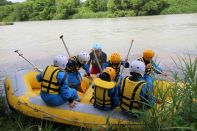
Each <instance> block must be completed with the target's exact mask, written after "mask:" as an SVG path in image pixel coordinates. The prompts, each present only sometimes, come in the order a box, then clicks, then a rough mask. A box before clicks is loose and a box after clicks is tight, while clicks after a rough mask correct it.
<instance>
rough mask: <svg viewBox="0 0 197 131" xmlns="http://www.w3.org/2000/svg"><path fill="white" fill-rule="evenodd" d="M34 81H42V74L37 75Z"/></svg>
mask: <svg viewBox="0 0 197 131" xmlns="http://www.w3.org/2000/svg"><path fill="white" fill-rule="evenodd" d="M36 79H37V81H39V82H41V81H42V73H39V74H38V75H37V76H36Z"/></svg>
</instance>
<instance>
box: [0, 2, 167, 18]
mask: <svg viewBox="0 0 197 131" xmlns="http://www.w3.org/2000/svg"><path fill="white" fill-rule="evenodd" d="M8 3H9V2H7V1H6V0H1V1H0V21H28V20H51V19H69V18H77V17H78V16H79V17H80V15H81V16H82V17H83V16H84V15H87V14H89V15H88V16H90V17H91V14H94V15H93V17H94V16H96V14H97V13H100V12H107V13H103V14H104V17H119V16H135V15H137V16H138V15H156V14H159V13H160V12H161V11H162V10H163V9H164V8H166V7H168V3H167V2H166V0H86V1H85V2H81V1H80V0H27V1H25V2H22V3H14V4H11V5H9V4H8ZM88 16H87V17H88ZM98 17H102V13H101V16H98Z"/></svg>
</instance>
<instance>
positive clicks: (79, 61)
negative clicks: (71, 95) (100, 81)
mask: <svg viewBox="0 0 197 131" xmlns="http://www.w3.org/2000/svg"><path fill="white" fill-rule="evenodd" d="M89 59H90V56H89V54H88V53H87V52H85V51H81V52H80V53H79V54H78V55H77V56H74V57H71V58H69V60H68V64H67V65H66V71H67V81H68V84H69V86H70V87H71V88H73V89H76V90H77V89H78V88H79V86H80V81H81V79H82V77H81V75H80V73H79V69H80V68H81V67H82V68H83V69H84V70H85V71H86V74H87V76H90V70H89V67H88V65H87V62H88V61H89Z"/></svg>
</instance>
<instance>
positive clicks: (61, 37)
mask: <svg viewBox="0 0 197 131" xmlns="http://www.w3.org/2000/svg"><path fill="white" fill-rule="evenodd" d="M60 39H61V40H62V43H63V44H64V47H65V49H66V51H67V53H68V56H69V57H70V53H69V51H68V48H67V46H66V43H65V42H64V38H63V35H61V36H60Z"/></svg>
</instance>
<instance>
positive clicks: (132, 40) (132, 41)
mask: <svg viewBox="0 0 197 131" xmlns="http://www.w3.org/2000/svg"><path fill="white" fill-rule="evenodd" d="M133 41H134V40H132V41H131V44H130V47H129V51H128V53H127V56H126V59H128V58H129V53H130V51H131V47H132V45H133ZM124 67H125V63H124V66H123V68H122V69H121V72H120V75H122V73H123V70H124Z"/></svg>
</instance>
